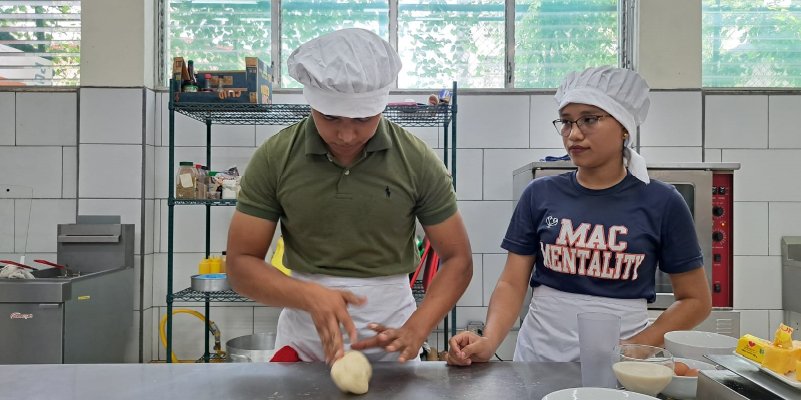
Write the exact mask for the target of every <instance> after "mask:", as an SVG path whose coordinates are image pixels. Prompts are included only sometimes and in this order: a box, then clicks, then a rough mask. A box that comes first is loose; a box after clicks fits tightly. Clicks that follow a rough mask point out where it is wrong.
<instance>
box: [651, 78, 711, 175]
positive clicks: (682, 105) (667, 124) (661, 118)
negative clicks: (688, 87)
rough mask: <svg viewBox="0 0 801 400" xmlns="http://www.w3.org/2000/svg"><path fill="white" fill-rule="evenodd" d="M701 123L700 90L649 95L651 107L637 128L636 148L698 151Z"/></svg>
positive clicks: (652, 93)
mask: <svg viewBox="0 0 801 400" xmlns="http://www.w3.org/2000/svg"><path fill="white" fill-rule="evenodd" d="M701 122H702V115H701V92H700V91H698V92H651V108H650V110H649V111H648V117H647V118H646V119H645V122H644V123H643V124H642V126H641V127H640V145H641V146H667V147H675V146H697V147H699V148H700V146H701V126H702V123H701ZM699 160H700V159H699ZM649 161H650V160H649ZM682 161H683V160H682ZM693 161H696V160H693Z"/></svg>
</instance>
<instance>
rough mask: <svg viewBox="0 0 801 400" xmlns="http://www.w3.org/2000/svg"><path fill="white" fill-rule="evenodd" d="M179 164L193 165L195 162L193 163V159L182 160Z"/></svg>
mask: <svg viewBox="0 0 801 400" xmlns="http://www.w3.org/2000/svg"><path fill="white" fill-rule="evenodd" d="M178 165H181V166H190V167H191V166H192V165H193V163H192V161H181V162H179V163H178Z"/></svg>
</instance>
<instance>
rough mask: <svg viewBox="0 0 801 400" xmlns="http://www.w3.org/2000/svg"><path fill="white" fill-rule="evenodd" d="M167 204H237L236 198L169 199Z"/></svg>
mask: <svg viewBox="0 0 801 400" xmlns="http://www.w3.org/2000/svg"><path fill="white" fill-rule="evenodd" d="M167 204H169V205H176V206H189V205H200V206H202V205H207V206H235V205H236V199H209V200H204V199H169V200H167Z"/></svg>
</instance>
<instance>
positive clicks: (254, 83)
mask: <svg viewBox="0 0 801 400" xmlns="http://www.w3.org/2000/svg"><path fill="white" fill-rule="evenodd" d="M178 58H180V57H176V61H174V62H173V77H177V76H179V75H177V72H176V71H177V70H176V68H177V66H178V61H177V59H178ZM207 74H208V75H210V79H209V87H210V88H211V91H202V90H204V88H205V87H206V75H207ZM196 75H197V86H198V90H200V91H198V92H180V91H179V90H175V88H173V92H174V93H175V101H176V102H183V103H253V104H271V103H272V98H273V93H272V79H273V75H272V69H271V68H270V67H268V66H266V65H265V64H264V62H263V61H261V60H260V59H259V58H257V57H246V58H245V70H237V71H197V73H196ZM187 78H188V74H187ZM174 79H175V78H174ZM178 85H179V86H180V84H178Z"/></svg>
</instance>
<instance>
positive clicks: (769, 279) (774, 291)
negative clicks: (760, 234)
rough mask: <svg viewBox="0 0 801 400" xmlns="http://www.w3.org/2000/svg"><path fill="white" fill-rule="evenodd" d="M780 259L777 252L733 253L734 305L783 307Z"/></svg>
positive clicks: (750, 307) (765, 307)
mask: <svg viewBox="0 0 801 400" xmlns="http://www.w3.org/2000/svg"><path fill="white" fill-rule="evenodd" d="M781 274H782V271H781V259H780V257H778V256H735V257H734V289H733V291H734V308H735V309H746V310H771V309H780V308H782V286H781Z"/></svg>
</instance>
